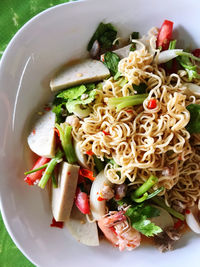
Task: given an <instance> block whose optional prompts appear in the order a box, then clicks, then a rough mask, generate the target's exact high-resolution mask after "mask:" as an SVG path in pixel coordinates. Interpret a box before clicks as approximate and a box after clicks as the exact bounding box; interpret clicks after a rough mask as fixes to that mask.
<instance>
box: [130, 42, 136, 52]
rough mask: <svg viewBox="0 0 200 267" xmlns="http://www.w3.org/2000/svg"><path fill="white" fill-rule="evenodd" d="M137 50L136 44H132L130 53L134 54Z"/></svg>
mask: <svg viewBox="0 0 200 267" xmlns="http://www.w3.org/2000/svg"><path fill="white" fill-rule="evenodd" d="M135 50H136V44H135V43H134V44H132V45H131V46H130V51H131V52H134V51H135Z"/></svg>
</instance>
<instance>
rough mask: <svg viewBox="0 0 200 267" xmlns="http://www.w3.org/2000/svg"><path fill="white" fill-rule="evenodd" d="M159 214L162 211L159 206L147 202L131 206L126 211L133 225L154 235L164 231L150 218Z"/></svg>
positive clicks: (145, 232) (148, 234)
mask: <svg viewBox="0 0 200 267" xmlns="http://www.w3.org/2000/svg"><path fill="white" fill-rule="evenodd" d="M159 214H160V211H159V210H158V209H157V208H155V207H153V206H151V205H145V204H139V205H137V206H131V207H130V208H128V210H127V211H126V215H127V216H128V217H129V218H130V221H131V225H132V227H133V228H135V229H136V230H137V231H139V232H141V233H142V234H144V235H146V236H154V235H156V234H158V233H161V232H162V229H161V228H160V227H159V226H157V225H155V224H154V223H152V222H151V221H150V220H148V219H149V218H153V217H157V216H159Z"/></svg>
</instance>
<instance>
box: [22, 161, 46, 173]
mask: <svg viewBox="0 0 200 267" xmlns="http://www.w3.org/2000/svg"><path fill="white" fill-rule="evenodd" d="M47 166H48V163H46V164H44V165H42V166H40V167H39V168H37V169H33V170H30V171H28V172H25V173H24V174H25V175H28V174H31V173H34V172H37V171H40V170H42V169H44V168H46V167H47Z"/></svg>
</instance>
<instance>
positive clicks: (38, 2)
mask: <svg viewBox="0 0 200 267" xmlns="http://www.w3.org/2000/svg"><path fill="white" fill-rule="evenodd" d="M66 2H70V0H68V1H66V0H65V1H64V0H0V58H1V56H2V54H3V51H4V50H5V48H6V46H7V44H8V43H9V41H10V40H11V38H12V37H13V35H14V34H15V33H16V32H17V31H18V30H19V29H20V28H21V27H22V26H23V25H24V24H25V23H26V22H27V21H28V20H29V19H30V18H32V17H33V16H35V15H37V14H38V13H40V12H41V11H43V10H45V9H47V8H49V7H52V6H54V5H58V4H62V3H66ZM29 266H33V264H31V263H30V262H29V261H28V260H27V259H26V258H25V257H24V256H23V254H22V253H21V252H20V251H19V250H18V249H17V247H16V246H15V244H14V243H13V241H12V240H11V238H10V236H9V234H8V233H7V231H6V228H5V226H4V223H3V220H2V218H1V214H0V267H29Z"/></svg>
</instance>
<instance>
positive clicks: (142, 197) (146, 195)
mask: <svg viewBox="0 0 200 267" xmlns="http://www.w3.org/2000/svg"><path fill="white" fill-rule="evenodd" d="M131 199H132V200H133V201H135V202H136V203H141V202H143V201H145V200H146V199H148V193H147V192H146V193H144V195H143V196H141V197H140V198H134V197H132V198H131Z"/></svg>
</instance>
